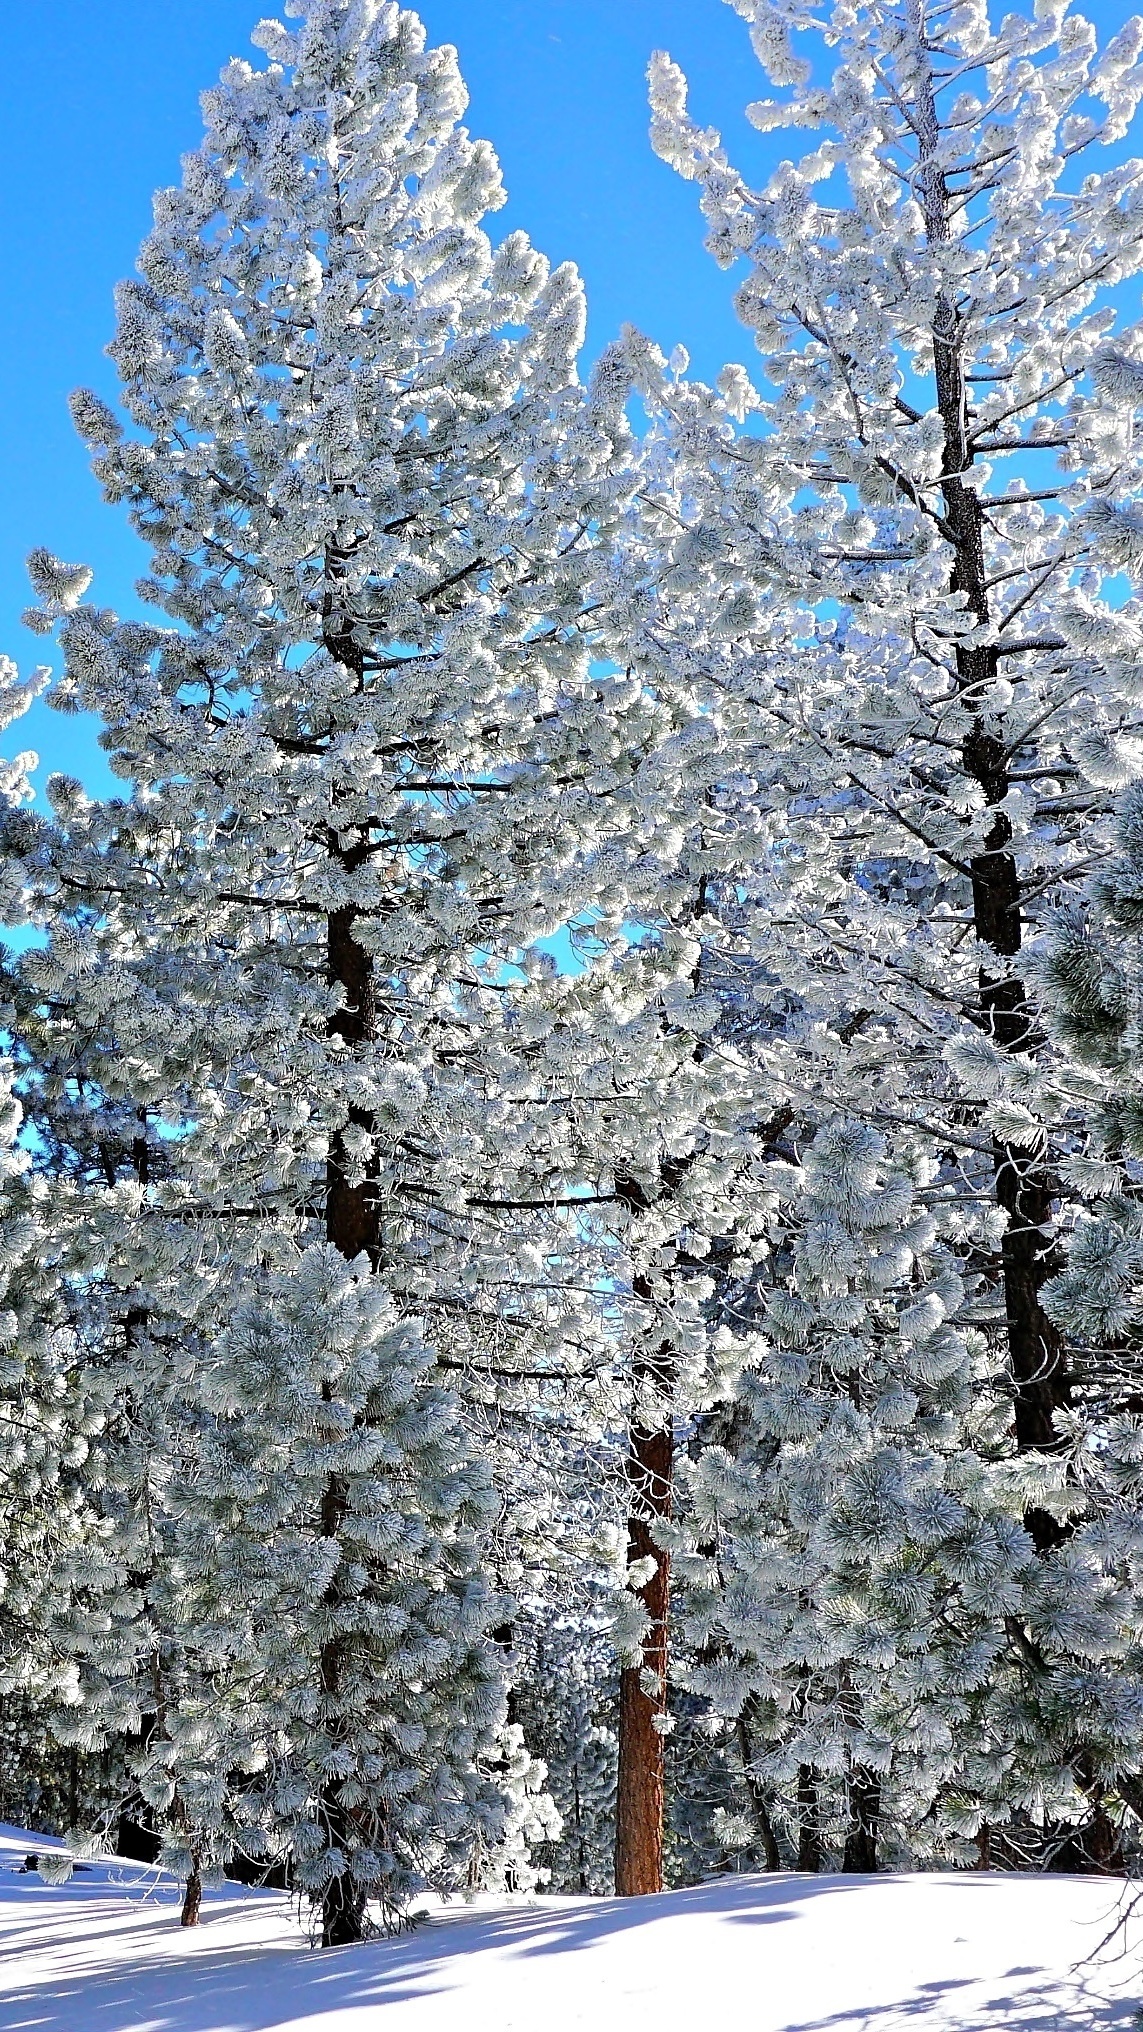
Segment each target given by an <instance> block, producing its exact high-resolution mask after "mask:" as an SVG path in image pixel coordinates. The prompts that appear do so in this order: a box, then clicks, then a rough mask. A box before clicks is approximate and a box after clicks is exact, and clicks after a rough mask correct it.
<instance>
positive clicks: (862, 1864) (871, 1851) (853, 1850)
mask: <svg viewBox="0 0 1143 2032" xmlns="http://www.w3.org/2000/svg"><path fill="white" fill-rule="evenodd" d="M880 1820H881V1780H880V1778H879V1777H878V1776H877V1773H876V1772H875V1771H870V1770H867V1769H866V1767H865V1765H864V1764H859V1765H857V1766H856V1768H855V1769H854V1771H853V1772H852V1774H851V1776H850V1780H849V1833H848V1834H847V1836H846V1840H845V1852H844V1854H843V1856H842V1862H841V1867H842V1869H843V1871H845V1873H846V1874H847V1875H849V1876H854V1875H859V1876H872V1875H873V1874H874V1872H875V1871H876V1869H877V1834H878V1828H879V1823H880Z"/></svg>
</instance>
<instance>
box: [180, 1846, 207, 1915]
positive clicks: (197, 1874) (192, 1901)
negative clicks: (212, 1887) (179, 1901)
mask: <svg viewBox="0 0 1143 2032" xmlns="http://www.w3.org/2000/svg"><path fill="white" fill-rule="evenodd" d="M201 1910H202V1872H201V1870H200V1869H199V1866H198V1859H197V1857H196V1858H195V1859H194V1861H193V1863H192V1866H191V1873H190V1876H189V1877H188V1878H187V1887H186V1891H185V1893H184V1895H183V1909H182V1917H181V1918H180V1920H179V1925H180V1926H197V1925H198V1919H199V1913H200V1912H201Z"/></svg>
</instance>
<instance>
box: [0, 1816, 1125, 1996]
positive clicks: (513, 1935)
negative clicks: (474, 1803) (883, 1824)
mask: <svg viewBox="0 0 1143 2032" xmlns="http://www.w3.org/2000/svg"><path fill="white" fill-rule="evenodd" d="M38 1845H39V1846H40V1847H41V1848H42V1847H46V1846H48V1844H46V1843H45V1842H44V1841H43V1839H42V1838H40V1839H39V1843H38ZM36 1846H37V1837H35V1836H34V1835H26V1834H22V1833H20V1832H19V1831H18V1830H14V1829H11V1828H6V1829H0V2027H2V2028H3V2032H33V2028H34V2032H565V2028H570V2027H573V2026H574V2027H580V2026H583V2027H589V2028H591V2032H684V2028H685V2032H904V2028H906V2027H911V2028H914V2032H929V2028H934V2032H936V2028H942V2032H943V2028H958V2032H959V2028H965V2032H977V2028H979V2032H986V2028H987V2032H1009V2028H1010V2032H1070V2028H1072V2027H1075V2028H1083V2032H1088V2028H1090V2032H1101V2028H1104V2027H1109V2028H1110V2027H1115V2026H1123V2027H1125V2028H1126V2027H1128V2026H1130V2025H1132V2023H1133V2022H1134V2020H1135V2014H1136V2012H1137V2011H1138V2008H1139V2005H1140V2001H1141V2000H1143V1956H1141V1953H1140V1949H1141V1946H1143V1918H1141V1920H1139V1921H1137V1920H1135V1919H1129V1920H1128V1921H1127V1923H1126V1926H1123V1925H1120V1926H1119V1927H1118V1929H1117V1930H1116V1931H1115V1938H1114V1939H1113V1940H1112V1941H1111V1942H1110V1943H1109V1944H1108V1945H1106V1946H1104V1947H1103V1948H1102V1951H1100V1943H1101V1942H1103V1941H1104V1940H1105V1937H1106V1936H1107V1935H1108V1934H1109V1933H1110V1932H1112V1931H1113V1930H1114V1929H1116V1925H1117V1918H1119V1917H1120V1916H1121V1908H1120V1904H1119V1899H1120V1893H1121V1890H1122V1887H1121V1886H1117V1885H1114V1884H1111V1883H1109V1882H1107V1881H1102V1882H1101V1881H1093V1880H1091V1879H1086V1880H1085V1879H1078V1878H1074V1877H1048V1878H1044V1877H1040V1878H1028V1877H1022V1878H1021V1877H990V1876H983V1875H972V1876H933V1877H921V1876H918V1877H878V1878H875V1879H870V1878H862V1877H737V1878H723V1879H721V1880H720V1881H719V1882H718V1883H714V1884H707V1885H702V1886H700V1887H699V1888H698V1889H697V1890H692V1891H675V1892H671V1893H669V1894H668V1895H667V1896H666V1897H664V1898H655V1899H652V1898H645V1899H628V1900H623V1901H619V1900H612V1899H572V1898H551V1899H547V1898H540V1899H532V1900H523V1899H521V1900H510V1899H502V1898H501V1899H491V1898H489V1899H484V1900H482V1901H480V1902H479V1903H478V1904H477V1905H476V1906H464V1905H458V1906H455V1907H453V1908H451V1909H449V1910H446V1911H441V1910H440V1909H439V1908H437V1909H434V1911H433V1913H432V1915H431V1917H430V1919H429V1920H428V1922H427V1924H425V1925H424V1926H423V1927H420V1928H418V1930H417V1931H416V1932H415V1933H413V1934H412V1935H407V1936H405V1937H404V1938H403V1939H401V1940H396V1941H389V1940H380V1941H377V1942H374V1943H372V1944H371V1945H369V1946H367V1947H359V1948H343V1949H341V1950H338V1951H335V1952H332V1953H326V1954H321V1953H315V1952H313V1951H312V1950H311V1949H310V1948H309V1947H308V1946H307V1945H306V1943H305V1939H304V1936H303V1935H302V1933H301V1932H300V1930H299V1927H298V1922H297V1919H296V1917H295V1916H294V1913H293V1910H292V1908H291V1906H290V1904H289V1901H288V1900H287V1899H285V1898H283V1897H280V1896H277V1895H275V1894H271V1893H264V1892H245V1891H240V1890H238V1889H234V1890H227V1891H224V1892H217V1893H215V1894H213V1895H212V1896H209V1897H208V1899H207V1901H206V1904H205V1906H204V1912H203V1924H202V1925H201V1926H200V1927H199V1928H198V1929H197V1930H196V1931H194V1932H189V1933H183V1932H182V1931H181V1930H180V1928H179V1924H178V1906H179V1892H178V1887H177V1886H175V1885H174V1884H173V1883H171V1882H170V1880H169V1879H167V1880H164V1879H163V1877H162V1876H161V1874H160V1873H159V1872H157V1871H154V1870H146V1869H143V1868H141V1867H139V1866H138V1865H136V1864H132V1863H119V1862H107V1863H97V1864H93V1865H92V1866H91V1868H90V1870H89V1871H88V1872H86V1873H85V1874H83V1875H81V1876H77V1877H75V1878H73V1879H72V1881H71V1883H70V1884H67V1885H65V1886H62V1887H60V1888H58V1889H55V1890H53V1889H49V1888H48V1887H47V1886H46V1885H44V1884H43V1883H42V1881H41V1880H40V1878H39V1877H38V1876H36V1875H31V1874H29V1875H20V1874H18V1871H19V1866H20V1864H21V1863H22V1862H23V1860H24V1857H25V1855H26V1854H27V1853H28V1851H29V1849H35V1848H36Z"/></svg>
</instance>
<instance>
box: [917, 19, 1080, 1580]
mask: <svg viewBox="0 0 1143 2032" xmlns="http://www.w3.org/2000/svg"><path fill="white" fill-rule="evenodd" d="M910 15H911V19H912V24H913V27H914V31H915V33H916V34H917V36H918V39H919V43H918V46H919V47H922V46H923V41H924V21H923V10H922V8H921V5H920V0H912V5H911V7H910ZM915 110H916V118H917V131H918V139H919V142H920V156H921V160H920V164H919V168H918V176H917V189H918V194H919V196H920V199H921V204H922V208H923V210H924V214H925V224H926V229H927V233H928V237H929V239H930V241H931V242H933V243H934V244H943V243H947V241H948V240H949V238H950V212H951V204H952V200H951V198H950V193H949V190H948V186H947V183H946V180H945V176H944V173H943V171H942V169H941V167H940V162H939V143H940V129H939V121H938V117H937V110H936V104H935V100H934V97H933V89H932V81H931V78H930V77H929V75H928V72H927V70H926V69H925V67H924V65H923V64H921V65H919V66H918V85H917V100H916V109H915ZM963 346H964V332H963V327H962V323H961V319H960V315H959V313H958V310H957V307H956V305H955V303H954V302H953V300H952V299H951V297H948V296H944V295H942V296H939V297H938V300H937V307H936V317H935V320H934V326H933V353H934V366H935V376H936V393H937V408H938V410H939V412H940V416H941V420H942V422H943V424H944V429H945V453H944V467H943V478H942V491H943V495H944V512H945V523H946V528H947V532H948V534H949V538H950V541H951V543H952V546H953V569H952V575H951V582H950V590H951V591H953V592H954V593H962V594H963V595H964V596H965V599H966V601H967V604H968V608H969V610H970V612H971V613H972V614H973V616H974V617H975V618H976V619H977V620H978V621H980V622H987V621H988V619H989V599H988V576H987V565H986V561H985V554H984V511H983V508H982V506H981V502H980V498H979V496H978V494H977V493H976V491H975V489H974V488H973V487H971V486H966V485H965V482H964V479H963V477H962V476H963V475H964V474H965V473H966V472H967V471H968V470H969V468H970V467H971V465H972V462H973V448H972V445H971V443H970V441H969V413H970V398H971V388H970V385H969V382H968V380H967V378H966V368H965V361H964V354H963ZM956 662H957V674H958V680H959V683H960V687H961V689H962V691H963V692H965V693H966V694H968V695H969V696H971V697H974V698H982V697H985V696H987V693H988V691H989V689H990V687H991V686H992V685H993V683H994V681H995V679H996V676H997V672H998V670H999V658H998V655H997V652H996V649H995V648H994V647H974V646H963V647H961V646H958V648H957V651H956ZM962 759H963V762H964V766H965V769H966V770H967V771H968V773H969V775H970V776H972V777H973V778H974V779H975V781H976V782H977V783H978V784H979V785H980V787H981V790H982V791H983V793H984V796H985V799H986V800H987V803H988V804H989V805H990V806H992V807H997V809H995V812H994V817H993V819H992V823H991V826H990V828H989V831H988V833H987V835H986V838H985V842H984V849H983V851H982V852H981V853H978V854H977V855H976V856H975V857H974V859H973V861H972V864H971V873H972V906H973V916H974V919H975V927H976V935H977V938H978V940H979V941H980V944H981V945H982V946H983V947H984V948H985V949H986V951H987V952H988V954H989V959H990V958H991V955H992V954H995V955H996V957H997V958H998V959H1000V960H1008V959H1011V960H1013V961H1015V959H1016V956H1017V955H1018V954H1019V952H1020V949H1021V944H1022V940H1023V922H1022V919H1023V909H1022V901H1023V899H1022V896H1021V889H1020V876H1019V870H1018V868H1017V865H1016V861H1015V858H1014V856H1013V854H1012V852H1011V851H1010V843H1011V838H1012V827H1011V823H1010V821H1009V818H1008V815H1007V813H1006V812H1004V811H1002V810H1000V809H999V808H998V807H999V806H1000V805H1001V804H1002V801H1003V799H1004V798H1005V797H1006V796H1007V793H1008V790H1009V787H1010V776H1009V770H1010V764H1011V755H1010V752H1009V750H1008V748H1007V746H1006V744H1005V742H1004V740H1003V738H1002V737H1001V736H1000V735H998V734H997V733H996V732H995V731H994V730H993V729H992V728H991V727H990V726H986V725H985V723H984V721H983V719H982V718H981V719H978V720H976V721H975V722H974V723H973V725H972V727H971V728H970V730H969V733H968V735H967V737H966V739H965V742H964V747H963V752H962ZM980 999H981V1020H982V1022H983V1024H984V1026H985V1028H986V1029H987V1031H988V1033H989V1035H990V1036H992V1037H993V1038H994V1039H995V1041H996V1043H997V1044H998V1045H999V1046H1000V1047H1001V1049H1003V1050H1005V1051H1009V1052H1023V1051H1027V1050H1029V1049H1030V1048H1031V1047H1032V1046H1033V1045H1034V1043H1035V1042H1036V1038H1035V1034H1034V1030H1033V1028H1032V1024H1031V1021H1030V1016H1029V1007H1028V1002H1027V995H1026V991H1025V987H1024V983H1023V982H1022V981H1021V980H1020V978H1019V976H1018V973H1017V970H1016V968H1015V966H1014V965H1013V966H1011V967H1006V968H1004V970H1003V971H1001V972H997V971H995V970H994V968H993V966H992V965H991V964H990V963H989V960H986V961H985V963H984V964H983V965H982V967H981V972H980ZM995 1177H996V1197H997V1200H998V1202H999V1204H1000V1205H1001V1206H1002V1207H1003V1208H1004V1210H1005V1212H1006V1213H1007V1215H1008V1228H1007V1232H1006V1234H1005V1238H1004V1243H1003V1250H1002V1272H1003V1278H1004V1301H1005V1314H1006V1320H1007V1329H1008V1347H1009V1355H1010V1362H1011V1374H1012V1387H1013V1395H1014V1400H1015V1402H1014V1411H1015V1417H1014V1423H1015V1436H1016V1445H1017V1447H1018V1449H1019V1450H1020V1451H1021V1452H1028V1451H1031V1450H1033V1449H1036V1450H1039V1449H1048V1450H1051V1449H1053V1448H1056V1447H1058V1446H1059V1443H1060V1442H1059V1438H1058V1435H1057V1434H1056V1431H1055V1426H1054V1424H1053V1413H1054V1412H1055V1411H1057V1410H1060V1409H1062V1408H1063V1407H1065V1406H1066V1405H1067V1404H1068V1402H1069V1387H1068V1378H1067V1372H1066V1367H1065V1362H1064V1351H1063V1344H1062V1341H1061V1338H1060V1335H1059V1334H1058V1332H1057V1330H1056V1328H1055V1327H1054V1326H1053V1324H1052V1322H1051V1320H1050V1319H1049V1318H1048V1316H1047V1314H1046V1312H1045V1311H1044V1308H1043V1305H1042V1303H1041V1298H1040V1293H1041V1291H1042V1288H1043V1285H1044V1283H1045V1281H1046V1279H1047V1277H1048V1276H1049V1275H1050V1274H1051V1270H1052V1268H1053V1267H1054V1266H1053V1265H1052V1262H1051V1244H1050V1239H1049V1236H1050V1225H1051V1220H1052V1198H1053V1193H1052V1181H1051V1178H1050V1175H1049V1171H1048V1169H1047V1166H1046V1163H1045V1153H1044V1151H1043V1149H1042V1148H1039V1147H1035V1148H1031V1147H1029V1148H1023V1147H1021V1146H1020V1145H1018V1144H998V1145H997V1147H996V1153H995ZM1025 1523H1026V1525H1027V1529H1028V1531H1029V1533H1030V1535H1031V1537H1032V1539H1033V1541H1034V1542H1035V1544H1036V1546H1037V1549H1038V1550H1040V1551H1044V1550H1046V1549H1047V1548H1048V1547H1050V1546H1051V1545H1054V1544H1056V1543H1057V1542H1058V1541H1059V1538H1060V1536H1061V1531H1060V1527H1059V1525H1058V1524H1057V1523H1056V1522H1055V1520H1054V1518H1052V1517H1050V1516H1049V1515H1048V1514H1047V1513H1046V1512H1044V1511H1042V1510H1030V1511H1029V1512H1028V1513H1027V1515H1026V1518H1025Z"/></svg>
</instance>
